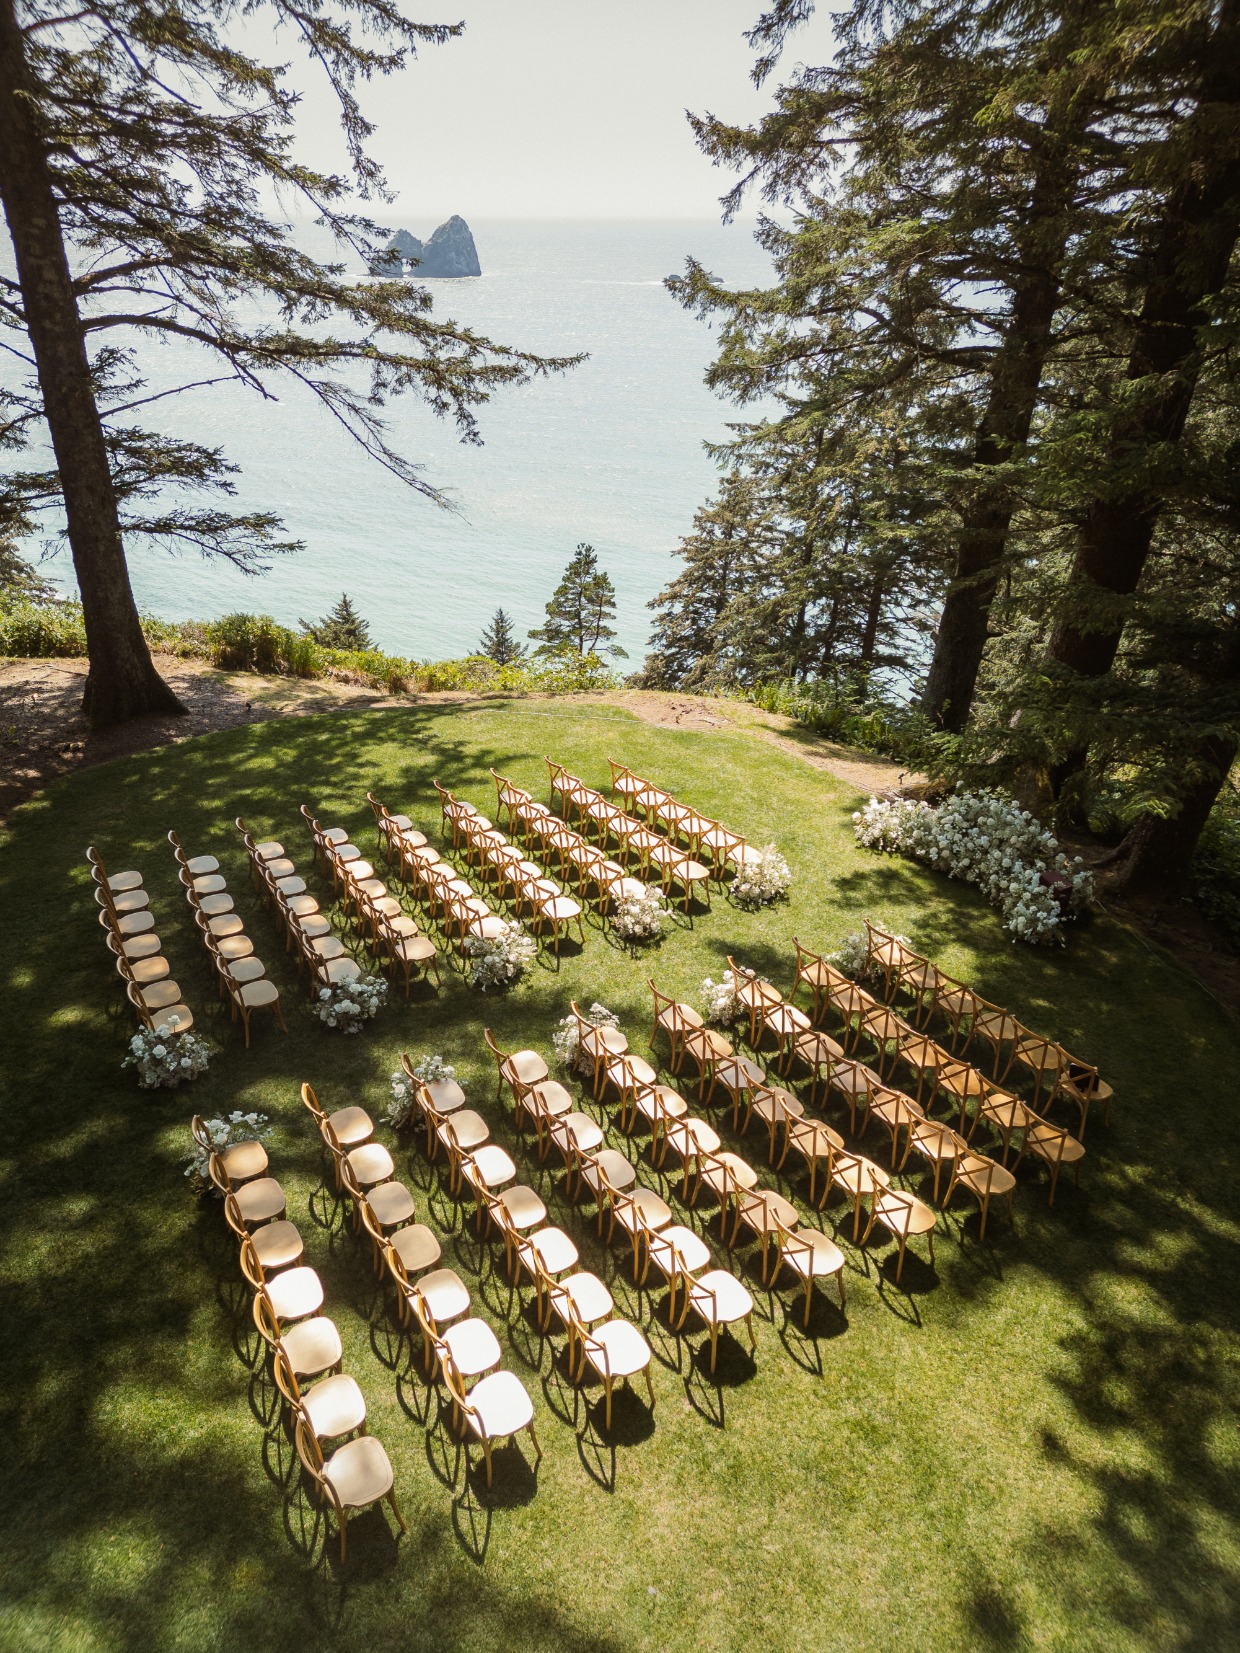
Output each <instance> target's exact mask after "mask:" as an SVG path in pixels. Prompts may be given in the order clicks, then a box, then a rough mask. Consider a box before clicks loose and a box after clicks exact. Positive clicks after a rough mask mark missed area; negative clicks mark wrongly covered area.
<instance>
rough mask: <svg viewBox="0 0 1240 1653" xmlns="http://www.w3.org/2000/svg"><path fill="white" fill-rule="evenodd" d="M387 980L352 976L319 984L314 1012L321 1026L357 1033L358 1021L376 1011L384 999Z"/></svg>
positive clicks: (358, 1031) (366, 1020)
mask: <svg viewBox="0 0 1240 1653" xmlns="http://www.w3.org/2000/svg"><path fill="white" fill-rule="evenodd" d="M387 996H388V984H387V983H386V982H385V981H384V979H383V977H382V976H355V977H354V978H353V980H352V981H338V982H333V983H332V985H331V986H330V987H320V988H319V996H318V998H317V999H316V1000H315V1001H314V1013H315V1015H316V1016H317V1017H318V1018H319V1020H320V1021H321V1022H322V1023H323V1024H324V1026H325V1027H336V1028H339V1029H340V1031H341V1032H342V1033H360V1032H361V1031H362V1023H363V1022H368V1021H370V1020H371V1019H372V1017H375V1016H377V1015H378V1014H379V1011H380V1009H381V1008H382V1007H383V1005H384V1004H385V1003H386V1002H387Z"/></svg>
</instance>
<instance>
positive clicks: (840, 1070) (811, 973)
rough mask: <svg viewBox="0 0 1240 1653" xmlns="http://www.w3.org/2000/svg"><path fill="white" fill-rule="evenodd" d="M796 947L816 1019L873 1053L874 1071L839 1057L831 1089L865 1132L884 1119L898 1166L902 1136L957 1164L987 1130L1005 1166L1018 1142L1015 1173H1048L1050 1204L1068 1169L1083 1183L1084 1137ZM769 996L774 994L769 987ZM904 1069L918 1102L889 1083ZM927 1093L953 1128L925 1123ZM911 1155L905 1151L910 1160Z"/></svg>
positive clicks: (832, 1062) (828, 1066)
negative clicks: (835, 1020)
mask: <svg viewBox="0 0 1240 1653" xmlns="http://www.w3.org/2000/svg"><path fill="white" fill-rule="evenodd" d="M797 946H798V977H797V981H796V983H795V984H794V989H793V990H794V992H795V990H796V987H797V986H799V985H800V983H801V981H803V980H805V981H809V982H810V983H811V986H813V987H814V989H815V1009H816V1013H817V1014H821V1013H822V1010H823V1009H825V1008H827V1007H830V1008H832V1009H834V1010H835V1012H836V1013H837V1014H838V1015H839V1017H840V1019H841V1022H842V1024H843V1025H842V1027H841V1029H840V1038H841V1041H842V1042H843V1045H844V1046H845V1047H848V1046H851V1047H852V1049H854V1050H855V1049H856V1048H857V1046H858V1045H859V1043H860V1042H861V1040H862V1039H866V1038H868V1039H869V1040H870V1042H871V1043H872V1045H873V1047H874V1055H873V1058H872V1062H873V1066H871V1065H870V1064H867V1063H857V1062H856V1061H855V1060H854V1061H852V1062H850V1063H849V1064H848V1065H847V1066H846V1065H845V1063H844V1061H841V1059H840V1058H839V1057H835V1058H832V1059H829V1060H828V1061H827V1062H826V1063H825V1064H824V1077H825V1079H826V1082H827V1083H828V1084H829V1085H832V1086H833V1087H835V1088H839V1089H841V1090H844V1091H846V1092H847V1096H848V1101H849V1107H850V1110H851V1112H852V1113H853V1115H854V1117H855V1112H856V1108H857V1106H858V1105H859V1104H861V1103H862V1102H864V1104H865V1108H866V1119H865V1124H868V1122H869V1119H870V1117H871V1116H877V1117H878V1118H879V1119H880V1120H881V1121H882V1122H883V1123H885V1124H886V1125H887V1126H888V1128H889V1130H890V1132H891V1136H892V1154H893V1162H894V1155H895V1151H896V1140H897V1137H898V1133H899V1131H900V1130H901V1129H903V1128H907V1129H909V1130H910V1131H911V1132H912V1140H913V1142H914V1144H915V1145H916V1146H917V1147H918V1148H919V1150H920V1151H923V1152H925V1153H926V1154H927V1157H930V1152H931V1150H932V1149H935V1150H936V1151H937V1153H938V1154H939V1155H940V1156H945V1157H949V1158H950V1157H951V1156H953V1155H954V1154H957V1153H958V1152H960V1151H961V1148H960V1144H961V1143H965V1144H966V1146H967V1144H969V1143H971V1142H972V1140H973V1138H974V1136H975V1135H976V1133H977V1130H978V1128H979V1127H980V1126H981V1125H983V1124H984V1125H986V1126H987V1128H988V1129H989V1130H991V1131H992V1132H993V1133H995V1135H997V1137H998V1139H999V1152H1000V1160H1001V1163H1002V1164H1003V1166H1005V1167H1006V1166H1007V1163H1008V1158H1009V1155H1010V1153H1011V1150H1012V1144H1013V1139H1014V1138H1015V1137H1017V1136H1019V1151H1018V1154H1017V1159H1016V1162H1015V1166H1014V1167H1013V1169H1014V1170H1015V1169H1019V1167H1020V1164H1021V1162H1022V1161H1023V1160H1024V1159H1025V1158H1026V1157H1027V1156H1029V1157H1032V1158H1033V1159H1035V1160H1038V1161H1040V1162H1041V1163H1042V1164H1044V1165H1045V1166H1046V1168H1047V1171H1048V1172H1049V1177H1050V1193H1049V1203H1050V1204H1052V1205H1053V1204H1054V1201H1055V1192H1056V1189H1057V1187H1058V1183H1059V1175H1060V1172H1061V1170H1062V1169H1063V1167H1064V1166H1071V1168H1072V1173H1073V1178H1074V1180H1076V1181H1078V1182H1079V1179H1080V1167H1081V1162H1082V1160H1083V1159H1084V1157H1085V1147H1084V1144H1083V1143H1082V1142H1081V1141H1080V1139H1079V1138H1078V1137H1075V1136H1073V1135H1072V1134H1071V1133H1070V1132H1069V1131H1067V1130H1065V1129H1064V1128H1063V1127H1062V1126H1060V1125H1058V1124H1056V1123H1054V1121H1052V1120H1050V1119H1047V1118H1046V1117H1045V1115H1043V1114H1041V1113H1039V1112H1038V1110H1037V1108H1036V1107H1034V1106H1032V1105H1030V1104H1029V1103H1027V1102H1024V1101H1023V1100H1022V1099H1021V1098H1020V1097H1019V1096H1017V1095H1016V1094H1015V1093H1014V1092H1013V1091H1010V1090H1007V1089H1005V1088H1004V1087H1003V1086H1002V1085H999V1084H996V1083H995V1082H994V1081H992V1080H990V1079H988V1078H987V1077H986V1075H985V1074H984V1073H983V1072H982V1071H981V1070H980V1069H979V1068H976V1067H974V1066H973V1065H972V1064H971V1063H969V1062H968V1061H966V1060H964V1059H963V1058H962V1057H960V1056H958V1055H956V1054H955V1053H954V1052H952V1051H950V1050H947V1049H946V1048H945V1047H943V1046H942V1045H940V1044H938V1043H937V1042H936V1041H935V1040H934V1039H932V1038H931V1037H930V1035H929V1034H927V1033H925V1032H922V1031H921V1030H920V1029H918V1028H916V1027H914V1026H913V1025H912V1024H911V1023H909V1022H907V1021H905V1020H904V1018H903V1017H901V1016H900V1015H899V1014H898V1012H896V1011H895V1010H894V1009H892V1008H891V1007H890V1006H889V1005H887V1004H885V1003H884V1002H883V1001H881V1000H879V999H876V998H874V997H873V995H872V994H870V993H868V992H867V991H866V989H865V988H863V987H861V986H860V985H859V984H858V983H857V982H854V981H852V980H851V978H849V977H847V976H843V975H842V974H841V973H840V972H839V971H836V970H835V969H834V967H833V966H831V965H830V964H828V963H827V962H826V961H825V960H821V959H818V958H817V955H814V954H809V953H807V952H806V951H805V949H803V948H801V947H800V944H799V943H798V944H797ZM819 965H821V966H822V969H821V970H820V969H819V968H818V966H819ZM766 988H767V990H768V991H774V989H770V988H769V984H766ZM899 1061H903V1062H904V1063H905V1064H906V1065H907V1066H908V1067H909V1068H910V1069H911V1070H912V1071H913V1072H915V1073H916V1075H917V1090H916V1095H915V1096H910V1095H908V1094H907V1093H905V1092H901V1091H897V1090H895V1089H893V1087H892V1086H890V1084H888V1082H887V1078H886V1075H885V1072H884V1070H886V1073H890V1071H891V1070H892V1069H893V1068H894V1066H895V1064H896V1063H897V1062H899ZM837 1075H838V1078H837ZM927 1086H928V1087H929V1090H928V1098H927V1103H926V1106H930V1105H932V1104H933V1102H934V1100H935V1099H936V1098H937V1097H942V1098H943V1099H944V1100H945V1101H946V1102H947V1105H948V1106H949V1107H950V1108H952V1109H954V1110H956V1112H957V1121H956V1124H955V1126H954V1127H951V1128H948V1127H944V1126H940V1125H937V1124H935V1123H934V1122H933V1121H926V1120H925V1113H926V1107H923V1105H922V1098H923V1096H924V1095H926V1094H927ZM1035 1099H1036V1098H1035ZM1053 1099H1054V1098H1053V1097H1052V1098H1051V1100H1053ZM970 1108H971V1109H972V1116H971V1118H970ZM1085 1111H1086V1110H1085V1109H1082V1112H1081V1123H1082V1126H1083V1125H1084V1115H1085ZM865 1124H863V1127H862V1128H863V1130H864V1129H865ZM966 1126H967V1132H966ZM907 1151H908V1150H907V1147H906V1156H907ZM1000 1180H1002V1179H1000Z"/></svg>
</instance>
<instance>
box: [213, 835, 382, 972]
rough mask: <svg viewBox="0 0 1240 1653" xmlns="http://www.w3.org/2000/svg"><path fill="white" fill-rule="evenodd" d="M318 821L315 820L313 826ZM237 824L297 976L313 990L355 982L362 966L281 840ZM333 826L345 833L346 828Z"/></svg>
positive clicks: (256, 879) (252, 868)
mask: <svg viewBox="0 0 1240 1653" xmlns="http://www.w3.org/2000/svg"><path fill="white" fill-rule="evenodd" d="M303 807H304V806H303ZM317 825H318V823H317V822H312V827H313V826H317ZM236 827H237V831H238V832H239V833H240V834H241V841H242V843H243V844H244V845H245V852H246V855H247V856H248V858H249V862H250V873H251V876H252V877H253V879H254V885H255V888H256V889H257V890H258V892H259V893H260V895H261V896H262V897H263V899H264V901H265V902H266V903H267V905H268V907H270V908H271V910H272V912H273V913H274V914H275V916H276V919H277V921H278V922H279V924H280V926H281V928H282V929H283V931H284V938H285V951H286V952H291V953H292V954H293V956H294V959H295V960H296V963H297V971H298V974H299V975H303V974H304V975H306V976H307V977H308V979H309V983H310V988H311V990H312V991H319V990H321V989H322V988H325V987H334V986H337V985H339V984H341V983H343V982H349V981H355V980H356V979H357V977H358V976H360V975H361V974H362V967H361V965H360V964H359V963H358V962H357V960H356V959H355V958H354V957H353V955H352V953H350V952H349V950H348V948H347V947H346V946H345V945H344V943H343V942H342V941H341V939H340V937H339V936H338V935H336V933H335V931H334V930H333V929H332V925H331V920H330V919H329V918H328V917H327V915H326V914H325V913H324V912H323V911H322V910H321V909H320V907H319V903H318V899H317V897H315V896H313V895H311V894H310V891H309V890H308V889H307V887H306V881H305V879H304V878H303V877H302V876H301V875H300V873H299V872H298V871H297V867H296V864H295V863H294V861H293V860H292V857H291V856H289V855H286V854H285V851H284V846H283V844H281V843H279V842H278V841H277V840H276V839H274V838H267V839H263V840H262V841H261V842H260V841H257V840H256V839H255V838H254V835H253V834H252V833H251V832H250V830H249V828H248V827H247V826H246V824H245V821H244V819H243V818H242V817H241V816H240V815H239V816H238V817H237V821H236ZM335 830H337V831H340V832H341V837H342V838H343V837H344V836H345V835H344V833H343V830H342V829H339V828H337V829H335Z"/></svg>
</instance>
